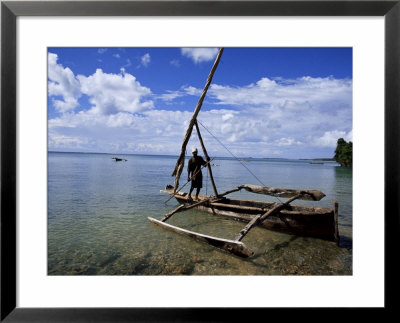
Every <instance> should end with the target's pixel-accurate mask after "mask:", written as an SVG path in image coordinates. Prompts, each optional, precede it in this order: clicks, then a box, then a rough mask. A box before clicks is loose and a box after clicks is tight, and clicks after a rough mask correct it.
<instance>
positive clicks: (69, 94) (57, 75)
mask: <svg viewBox="0 0 400 323" xmlns="http://www.w3.org/2000/svg"><path fill="white" fill-rule="evenodd" d="M57 60H58V56H57V55H56V54H53V53H49V54H48V78H49V81H48V91H49V96H61V97H62V98H63V100H59V99H55V98H53V104H54V106H55V108H56V109H57V110H58V111H59V112H66V111H70V110H73V109H75V108H76V107H77V106H78V99H79V97H80V96H81V91H80V84H79V81H78V80H77V79H76V77H75V75H74V73H73V72H72V71H71V70H70V69H69V68H68V67H66V68H64V67H63V66H62V65H61V64H57Z"/></svg>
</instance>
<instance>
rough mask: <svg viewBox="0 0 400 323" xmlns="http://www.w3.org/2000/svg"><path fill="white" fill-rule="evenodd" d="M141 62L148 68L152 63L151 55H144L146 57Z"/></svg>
mask: <svg viewBox="0 0 400 323" xmlns="http://www.w3.org/2000/svg"><path fill="white" fill-rule="evenodd" d="M140 61H141V63H142V65H143V66H144V67H147V66H148V65H149V64H150V61H151V58H150V54H149V53H146V54H144V55H143V56H142V57H141V58H140Z"/></svg>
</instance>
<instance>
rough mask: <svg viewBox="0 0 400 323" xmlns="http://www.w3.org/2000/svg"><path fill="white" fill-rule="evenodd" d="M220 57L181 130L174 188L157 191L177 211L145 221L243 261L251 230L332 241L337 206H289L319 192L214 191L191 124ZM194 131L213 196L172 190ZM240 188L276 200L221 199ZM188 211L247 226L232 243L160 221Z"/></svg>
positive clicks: (262, 188)
mask: <svg viewBox="0 0 400 323" xmlns="http://www.w3.org/2000/svg"><path fill="white" fill-rule="evenodd" d="M222 53H223V48H221V49H220V50H219V52H218V55H217V58H216V60H215V63H214V65H213V67H212V69H211V72H210V74H209V76H208V79H207V82H206V85H205V87H204V90H203V93H202V95H201V97H200V99H199V102H198V104H197V106H196V109H195V111H194V113H193V116H192V119H191V120H190V123H189V126H188V129H187V131H186V134H185V137H184V140H183V143H182V149H181V153H180V155H179V157H178V160H177V163H176V165H175V169H174V171H173V173H172V176H175V184H174V186H167V187H166V189H165V190H163V192H166V193H168V194H169V195H170V198H169V200H170V199H171V198H175V199H176V200H177V201H178V202H179V203H180V204H179V206H178V207H177V208H175V209H174V210H172V211H171V212H169V213H168V214H166V215H165V216H164V217H163V218H162V219H161V220H157V219H154V218H151V217H148V219H149V220H150V221H151V222H152V223H154V224H157V225H160V226H162V227H163V228H166V229H169V230H172V231H175V232H177V233H180V234H183V235H186V236H188V237H191V238H193V239H195V240H197V241H201V242H204V243H207V244H209V245H211V246H213V247H216V248H219V249H221V250H224V251H226V252H229V253H232V254H235V255H237V256H240V257H243V258H247V257H250V256H252V255H253V254H254V253H253V251H251V250H250V249H249V248H248V247H247V246H246V245H245V244H244V243H243V242H242V241H241V240H242V239H243V238H244V237H245V236H246V235H247V234H248V233H249V231H250V230H251V229H252V228H254V227H255V226H260V227H264V228H266V229H270V230H277V231H281V232H287V233H290V234H296V235H302V236H312V237H318V238H322V239H328V240H332V241H338V239H339V232H338V203H337V202H333V208H325V207H313V206H300V205H291V203H292V202H293V201H295V200H308V201H319V200H321V199H322V198H323V197H324V196H325V194H324V193H322V192H321V191H319V190H298V189H285V188H273V187H265V186H256V185H249V184H245V185H241V186H238V187H236V188H233V189H232V190H229V191H226V192H223V193H218V191H217V188H216V185H215V181H214V178H213V175H212V169H211V164H210V162H211V161H212V159H210V157H209V156H208V154H207V150H206V148H205V146H204V143H203V140H202V137H201V134H200V129H199V126H198V122H197V115H198V113H199V112H200V109H201V106H202V103H203V100H204V97H205V95H206V93H207V90H208V88H209V86H210V84H211V81H212V78H213V75H214V72H215V70H216V68H217V66H218V63H219V60H220V58H221V55H222ZM194 127H195V128H196V131H197V135H198V138H199V141H200V144H201V147H202V150H203V153H204V156H205V158H206V160H207V163H206V165H204V166H203V167H207V168H208V173H209V176H210V181H211V185H212V188H213V193H214V195H212V196H206V195H199V199H198V200H192V199H189V198H188V194H187V193H185V192H182V191H181V190H182V189H183V187H184V186H185V185H186V184H188V183H189V181H187V182H186V183H185V184H184V185H183V186H181V187H180V188H178V186H179V178H180V175H181V173H182V171H183V168H184V162H185V152H186V146H187V143H188V142H189V139H190V136H191V134H192V130H193V128H194ZM199 171H201V170H199ZM195 175H196V174H194V175H193V176H192V177H194V176H195ZM240 190H246V191H248V192H252V193H256V194H265V195H270V196H275V197H277V198H278V199H279V202H277V203H274V202H262V201H251V200H241V199H232V198H227V197H226V196H227V195H229V194H231V193H234V192H238V191H240ZM281 198H287V200H286V201H284V202H281V200H280V199H281ZM169 200H168V201H169ZM193 208H196V209H198V210H201V211H205V212H208V213H211V214H214V215H218V216H223V217H228V218H231V219H234V220H239V221H243V222H247V225H246V226H245V227H244V228H243V229H242V230H241V231H240V232H239V233H238V234H237V235H236V237H235V238H234V239H233V240H229V239H222V238H218V237H213V236H209V235H205V234H200V233H197V232H193V231H189V230H186V229H183V228H180V227H177V226H173V225H170V224H168V223H166V221H167V220H168V219H169V218H170V217H171V216H172V215H174V214H176V213H178V212H183V211H186V210H189V209H193Z"/></svg>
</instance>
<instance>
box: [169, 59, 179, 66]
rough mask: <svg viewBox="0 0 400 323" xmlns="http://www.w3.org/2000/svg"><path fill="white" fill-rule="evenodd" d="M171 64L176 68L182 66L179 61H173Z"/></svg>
mask: <svg viewBox="0 0 400 323" xmlns="http://www.w3.org/2000/svg"><path fill="white" fill-rule="evenodd" d="M169 64H170V65H172V66H175V67H179V66H181V63H180V62H179V60H177V59H173V60H172V61H170V62H169Z"/></svg>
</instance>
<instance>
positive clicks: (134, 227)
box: [48, 152, 352, 275]
mask: <svg viewBox="0 0 400 323" xmlns="http://www.w3.org/2000/svg"><path fill="white" fill-rule="evenodd" d="M112 157H114V155H109V154H81V153H53V152H49V154H48V274H49V275H351V274H352V170H351V169H348V168H342V167H339V166H338V165H337V164H336V163H334V162H324V164H309V163H308V161H302V160H273V159H269V160H266V159H264V160H258V159H249V160H248V161H243V163H244V164H245V166H246V167H247V168H248V169H250V170H251V172H252V173H253V174H255V175H256V176H257V178H258V179H259V180H260V181H261V182H262V183H263V184H265V185H266V186H274V187H285V188H304V189H319V190H321V191H323V192H324V193H325V194H326V197H325V198H324V199H322V200H321V201H319V202H306V201H299V202H296V203H295V204H305V205H315V206H325V207H332V204H331V202H332V201H334V200H337V201H338V202H339V233H340V244H339V246H337V244H336V243H335V242H331V241H325V240H320V239H314V238H306V237H297V236H293V235H289V234H283V233H277V232H273V231H269V230H266V229H262V228H258V227H257V228H254V229H253V230H252V231H251V232H250V233H249V234H248V235H247V236H246V237H245V238H244V239H243V242H244V243H245V244H246V245H247V246H248V247H249V248H250V249H252V250H253V251H254V252H255V255H254V256H253V257H252V258H248V259H242V258H239V257H236V256H232V255H230V254H227V253H224V252H222V251H219V250H217V249H214V248H212V247H210V246H208V245H205V244H202V243H199V242H196V241H194V240H192V239H190V238H188V237H184V236H181V235H179V234H176V233H173V232H171V231H168V230H165V229H163V228H161V227H158V226H156V225H154V224H151V223H150V222H149V221H148V220H147V217H148V216H151V217H154V218H156V219H161V218H162V217H163V215H164V214H165V213H167V212H168V211H170V210H172V209H173V208H174V207H176V205H177V202H176V201H175V199H173V200H170V201H169V202H168V203H167V205H165V203H164V202H165V201H166V200H167V199H168V197H169V196H168V195H166V194H163V193H160V190H162V189H164V187H165V186H166V185H167V184H173V177H171V172H172V170H173V168H174V166H175V162H176V157H170V156H142V155H118V157H122V158H126V159H127V161H126V162H115V161H114V160H113V159H111V158H112ZM213 163H214V166H213V173H214V177H215V181H216V183H217V187H218V190H219V191H220V192H223V191H226V190H229V189H232V188H235V187H236V186H238V185H241V184H255V185H260V182H259V181H258V180H257V179H256V178H255V177H254V176H253V175H251V174H250V173H249V172H248V170H246V168H245V167H243V166H242V165H241V164H240V163H239V162H238V161H236V160H233V159H215V160H213ZM186 165H187V163H186ZM186 175H187V173H186V169H185V171H184V173H183V176H182V179H181V184H183V183H184V181H185V180H186V177H187V176H186ZM188 186H189V185H187V186H186V187H185V189H184V191H187V190H186V188H188ZM206 192H207V193H208V194H212V188H211V185H210V181H209V179H208V176H207V172H206V171H205V170H203V189H202V191H201V193H202V194H205V193H206ZM230 196H231V197H239V198H250V199H253V200H264V201H266V200H268V201H274V202H276V201H277V200H276V199H275V198H274V197H267V196H263V195H257V194H250V193H247V192H237V193H234V194H231V195H230ZM168 223H170V224H173V225H178V226H180V227H183V228H185V229H188V230H192V231H196V232H200V233H204V234H208V235H214V236H218V237H223V238H227V239H233V238H234V237H235V236H236V234H237V233H238V232H239V231H240V230H241V229H242V228H243V227H244V225H245V223H242V222H237V221H232V220H229V219H225V218H220V217H216V216H212V215H209V214H206V213H203V212H199V211H196V210H190V211H186V212H182V213H178V214H175V215H174V216H172V217H171V218H170V219H169V220H168Z"/></svg>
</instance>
